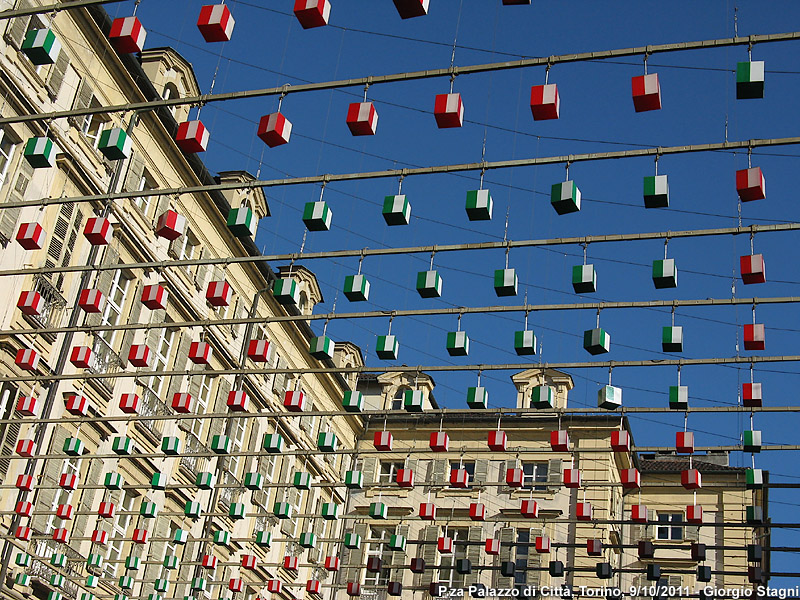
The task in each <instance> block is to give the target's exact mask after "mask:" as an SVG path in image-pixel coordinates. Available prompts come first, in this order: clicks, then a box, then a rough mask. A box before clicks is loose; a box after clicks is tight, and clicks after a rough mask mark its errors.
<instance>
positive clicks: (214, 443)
mask: <svg viewBox="0 0 800 600" xmlns="http://www.w3.org/2000/svg"><path fill="white" fill-rule="evenodd" d="M211 450H212V451H213V452H214V453H215V454H229V453H230V451H231V438H229V437H228V436H227V435H215V436H213V437H212V438H211Z"/></svg>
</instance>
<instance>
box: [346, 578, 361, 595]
mask: <svg viewBox="0 0 800 600" xmlns="http://www.w3.org/2000/svg"><path fill="white" fill-rule="evenodd" d="M347 595H348V596H360V595H361V584H360V583H357V582H355V581H348V582H347Z"/></svg>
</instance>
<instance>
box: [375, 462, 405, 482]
mask: <svg viewBox="0 0 800 600" xmlns="http://www.w3.org/2000/svg"><path fill="white" fill-rule="evenodd" d="M404 464H405V463H402V462H393V461H388V460H382V461H381V472H380V473H379V474H378V485H391V484H393V483H394V482H395V480H396V479H397V471H398V470H399V469H402V468H403V465H404Z"/></svg>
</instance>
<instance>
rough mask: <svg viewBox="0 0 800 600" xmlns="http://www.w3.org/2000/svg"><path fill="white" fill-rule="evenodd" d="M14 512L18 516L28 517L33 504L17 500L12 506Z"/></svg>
mask: <svg viewBox="0 0 800 600" xmlns="http://www.w3.org/2000/svg"><path fill="white" fill-rule="evenodd" d="M14 512H15V513H17V514H18V515H19V516H20V517H30V516H31V515H32V514H33V504H32V503H30V502H24V501H19V502H17V505H16V507H15V508H14Z"/></svg>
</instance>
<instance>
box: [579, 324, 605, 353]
mask: <svg viewBox="0 0 800 600" xmlns="http://www.w3.org/2000/svg"><path fill="white" fill-rule="evenodd" d="M583 349H584V350H586V351H587V352H588V353H589V354H591V355H593V356H594V355H597V354H604V353H606V352H608V351H609V350H610V349H611V336H610V335H609V334H608V333H607V332H606V330H605V329H602V328H600V327H598V328H597V329H587V330H586V331H584V332H583Z"/></svg>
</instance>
